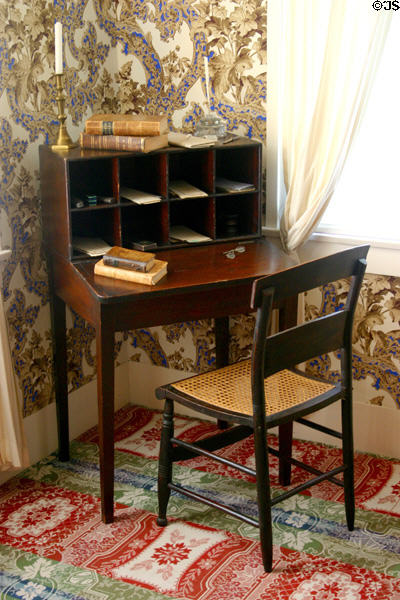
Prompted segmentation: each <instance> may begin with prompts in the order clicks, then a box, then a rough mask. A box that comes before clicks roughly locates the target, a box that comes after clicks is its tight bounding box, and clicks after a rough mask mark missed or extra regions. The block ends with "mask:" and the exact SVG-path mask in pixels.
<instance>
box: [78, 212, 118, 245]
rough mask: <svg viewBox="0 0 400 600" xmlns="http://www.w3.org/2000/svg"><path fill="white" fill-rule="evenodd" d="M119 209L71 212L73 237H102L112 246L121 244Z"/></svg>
mask: <svg viewBox="0 0 400 600" xmlns="http://www.w3.org/2000/svg"><path fill="white" fill-rule="evenodd" d="M118 211H119V209H118V208H104V209H100V208H98V209H97V210H86V211H79V212H71V237H72V240H73V238H74V237H87V238H100V239H101V240H103V241H104V242H107V244H110V246H114V245H119V244H120V232H119V212H118Z"/></svg>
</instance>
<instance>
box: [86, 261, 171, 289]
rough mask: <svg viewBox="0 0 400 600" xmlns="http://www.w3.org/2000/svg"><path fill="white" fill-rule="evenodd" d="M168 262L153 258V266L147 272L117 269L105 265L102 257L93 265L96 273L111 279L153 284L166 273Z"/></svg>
mask: <svg viewBox="0 0 400 600" xmlns="http://www.w3.org/2000/svg"><path fill="white" fill-rule="evenodd" d="M167 266H168V263H167V262H166V261H164V260H157V259H156V260H155V261H154V265H153V267H152V268H151V269H150V271H148V272H147V273H142V272H140V271H130V270H129V269H119V268H117V267H110V266H108V265H105V264H104V262H103V259H101V260H99V261H98V262H97V263H96V264H95V265H94V272H95V274H96V275H103V276H104V277H110V278H111V279H121V280H123V281H132V282H134V283H142V284H144V285H155V284H156V283H157V282H158V281H160V279H162V278H163V277H164V275H166V274H167Z"/></svg>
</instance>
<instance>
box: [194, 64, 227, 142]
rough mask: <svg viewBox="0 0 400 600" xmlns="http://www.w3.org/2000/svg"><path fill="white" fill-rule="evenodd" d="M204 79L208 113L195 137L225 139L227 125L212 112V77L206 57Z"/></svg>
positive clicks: (201, 121) (197, 129)
mask: <svg viewBox="0 0 400 600" xmlns="http://www.w3.org/2000/svg"><path fill="white" fill-rule="evenodd" d="M204 78H205V83H206V95H207V108H208V112H207V113H206V114H205V115H203V116H202V117H201V118H200V119H199V122H198V123H197V126H196V130H195V132H194V135H195V136H198V137H205V138H210V139H215V138H216V139H219V138H223V137H225V135H226V125H225V123H224V121H223V119H221V117H220V116H219V115H217V114H215V113H213V112H211V110H210V106H211V104H210V87H209V81H210V77H209V73H208V59H207V57H206V56H205V57H204Z"/></svg>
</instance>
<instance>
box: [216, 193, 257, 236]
mask: <svg viewBox="0 0 400 600" xmlns="http://www.w3.org/2000/svg"><path fill="white" fill-rule="evenodd" d="M216 224H217V239H224V238H231V237H232V238H236V237H242V236H251V235H256V234H259V204H258V197H257V194H256V193H254V194H240V195H236V196H235V195H233V194H232V195H230V196H222V197H218V198H217V199H216Z"/></svg>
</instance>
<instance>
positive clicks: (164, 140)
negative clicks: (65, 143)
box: [80, 132, 168, 152]
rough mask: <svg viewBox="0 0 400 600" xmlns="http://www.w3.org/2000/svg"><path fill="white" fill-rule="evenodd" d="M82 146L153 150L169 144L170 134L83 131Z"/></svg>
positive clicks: (106, 148) (140, 150)
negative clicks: (120, 133)
mask: <svg viewBox="0 0 400 600" xmlns="http://www.w3.org/2000/svg"><path fill="white" fill-rule="evenodd" d="M80 145H81V147H82V148H92V149H93V150H124V151H128V152H151V151H152V150H158V149H159V148H164V147H165V146H168V136H167V134H165V135H157V136H133V135H91V134H89V133H84V132H81V135H80Z"/></svg>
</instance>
